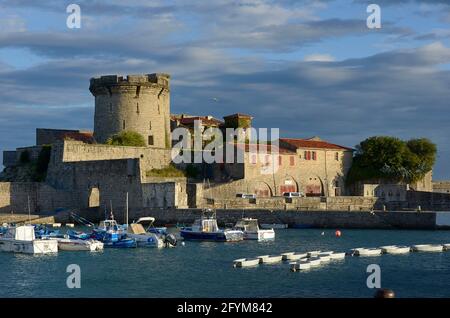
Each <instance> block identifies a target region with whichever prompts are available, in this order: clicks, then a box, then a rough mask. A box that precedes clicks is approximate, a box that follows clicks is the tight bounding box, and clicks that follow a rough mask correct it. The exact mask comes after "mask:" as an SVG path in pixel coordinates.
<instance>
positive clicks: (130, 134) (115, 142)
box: [106, 131, 146, 147]
mask: <svg viewBox="0 0 450 318" xmlns="http://www.w3.org/2000/svg"><path fill="white" fill-rule="evenodd" d="M106 144H108V145H111V146H129V147H145V146H146V143H145V139H144V137H142V135H141V134H139V133H137V132H135V131H123V132H121V133H119V134H116V135H114V136H112V137H111V138H109V139H108V140H107V141H106Z"/></svg>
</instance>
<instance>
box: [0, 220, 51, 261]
mask: <svg viewBox="0 0 450 318" xmlns="http://www.w3.org/2000/svg"><path fill="white" fill-rule="evenodd" d="M0 251H4V252H17V253H28V254H48V253H57V252H58V242H57V241H55V240H48V239H36V237H35V234H34V226H32V225H24V226H17V227H10V228H8V230H7V232H6V233H5V234H4V235H2V236H0Z"/></svg>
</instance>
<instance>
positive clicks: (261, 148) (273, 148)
mask: <svg viewBox="0 0 450 318" xmlns="http://www.w3.org/2000/svg"><path fill="white" fill-rule="evenodd" d="M255 146H257V147H255V149H254V150H256V151H258V152H266V153H272V151H274V152H278V153H284V154H289V153H291V154H295V152H294V151H292V150H290V149H288V148H283V147H278V146H275V145H266V144H257V145H255ZM236 147H238V148H240V149H244V147H245V152H250V144H236Z"/></svg>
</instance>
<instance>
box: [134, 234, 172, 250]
mask: <svg viewBox="0 0 450 318" xmlns="http://www.w3.org/2000/svg"><path fill="white" fill-rule="evenodd" d="M127 237H129V238H132V239H134V240H136V243H137V246H138V247H153V248H162V247H164V241H163V240H162V239H161V238H159V237H158V236H157V235H156V234H129V233H128V234H127Z"/></svg>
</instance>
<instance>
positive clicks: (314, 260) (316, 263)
mask: <svg viewBox="0 0 450 318" xmlns="http://www.w3.org/2000/svg"><path fill="white" fill-rule="evenodd" d="M308 262H309V264H310V266H311V267H313V266H319V265H320V263H321V262H322V261H321V259H320V257H317V256H314V257H310V258H308Z"/></svg>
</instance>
